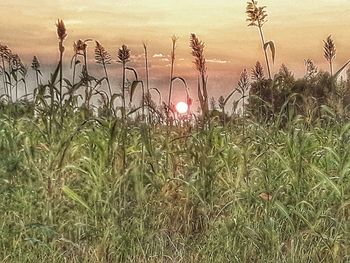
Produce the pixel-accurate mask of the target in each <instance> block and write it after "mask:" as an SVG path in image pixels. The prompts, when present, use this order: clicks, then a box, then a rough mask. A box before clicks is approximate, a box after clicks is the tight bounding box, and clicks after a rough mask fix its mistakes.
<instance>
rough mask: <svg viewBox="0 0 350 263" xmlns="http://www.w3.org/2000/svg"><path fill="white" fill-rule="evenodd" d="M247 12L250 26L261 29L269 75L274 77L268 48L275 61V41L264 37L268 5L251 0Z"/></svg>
mask: <svg viewBox="0 0 350 263" xmlns="http://www.w3.org/2000/svg"><path fill="white" fill-rule="evenodd" d="M246 14H247V22H249V24H248V26H255V27H257V28H258V29H259V34H260V38H261V43H262V47H263V51H264V55H265V61H266V66H267V71H268V75H269V78H270V79H272V75H271V68H270V61H269V58H268V55H267V49H268V48H270V50H271V53H272V60H273V61H274V59H275V44H274V42H273V41H268V42H266V41H265V37H264V32H263V26H264V24H265V23H266V22H267V19H266V18H267V13H266V6H258V1H255V0H251V1H250V2H247V8H246Z"/></svg>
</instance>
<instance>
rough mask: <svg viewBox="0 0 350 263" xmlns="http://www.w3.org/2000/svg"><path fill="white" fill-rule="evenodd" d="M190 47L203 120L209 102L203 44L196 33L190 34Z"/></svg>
mask: <svg viewBox="0 0 350 263" xmlns="http://www.w3.org/2000/svg"><path fill="white" fill-rule="evenodd" d="M190 47H191V49H192V56H193V57H194V62H193V63H194V65H195V67H196V70H197V72H198V82H197V85H198V87H197V93H198V99H199V102H200V106H201V110H202V115H203V120H204V122H205V121H207V120H208V117H209V103H208V90H207V73H206V72H207V68H206V62H205V57H204V48H205V44H204V42H203V41H201V40H200V39H199V38H198V37H197V36H196V34H193V33H192V34H191V37H190Z"/></svg>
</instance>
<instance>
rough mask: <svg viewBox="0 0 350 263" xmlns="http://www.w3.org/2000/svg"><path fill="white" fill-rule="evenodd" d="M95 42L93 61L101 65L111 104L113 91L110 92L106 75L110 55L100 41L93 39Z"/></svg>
mask: <svg viewBox="0 0 350 263" xmlns="http://www.w3.org/2000/svg"><path fill="white" fill-rule="evenodd" d="M95 44H96V45H95V62H96V63H97V64H101V65H102V67H103V71H104V73H105V78H106V81H107V85H108V91H109V101H110V104H111V101H112V95H113V93H112V89H111V84H110V81H109V77H108V72H107V65H109V64H111V61H112V57H111V55H110V54H109V53H108V52H107V50H106V49H105V48H104V47H103V46H102V45H101V44H100V42H98V41H95ZM110 107H111V105H110Z"/></svg>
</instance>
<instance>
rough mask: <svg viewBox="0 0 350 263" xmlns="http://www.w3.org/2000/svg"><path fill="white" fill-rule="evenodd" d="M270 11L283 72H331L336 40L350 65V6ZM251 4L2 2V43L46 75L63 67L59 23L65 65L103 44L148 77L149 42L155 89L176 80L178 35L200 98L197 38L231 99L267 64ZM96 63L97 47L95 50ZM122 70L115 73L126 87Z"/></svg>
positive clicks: (180, 60)
mask: <svg viewBox="0 0 350 263" xmlns="http://www.w3.org/2000/svg"><path fill="white" fill-rule="evenodd" d="M259 4H260V5H266V6H267V12H268V15H269V16H268V20H269V21H268V23H267V24H266V25H265V26H264V32H265V36H266V39H267V40H273V41H274V42H275V45H276V48H277V59H276V62H275V65H274V67H273V72H276V71H277V70H278V68H279V67H280V65H281V64H282V63H285V64H286V65H287V66H288V67H289V68H290V69H291V70H292V71H293V72H294V73H295V75H296V76H301V75H302V73H303V72H304V59H306V58H312V59H313V60H314V61H315V62H316V63H317V64H318V66H319V68H321V69H326V63H325V61H324V59H323V55H322V54H323V53H322V40H323V39H325V38H326V37H327V36H328V35H329V34H332V36H333V38H334V41H335V43H336V47H337V51H338V53H337V59H336V63H335V67H339V66H341V65H342V64H344V63H345V62H346V60H347V59H348V58H350V41H349V28H350V19H349V13H350V5H349V1H348V0H332V1H330V0H317V1H316V0H304V1H300V0H283V1H276V0H261V1H259ZM245 7H246V1H241V0H216V1H212V0H201V1H197V0H195V1H188V0H176V1H172V0H162V1H159V0H124V1H120V0H113V1H112V0H103V1H102V0H100V1H97V0H95V1H92V0H84V1H82V0H75V1H66V0H57V1H52V0H45V1H24V0H11V1H9V0H2V1H1V2H0V25H1V26H0V43H2V44H6V45H8V46H9V47H10V48H11V49H12V50H13V52H16V53H18V54H19V55H20V56H21V57H22V60H23V61H24V63H25V64H30V62H31V59H32V57H33V55H37V56H38V58H39V60H40V61H41V63H42V64H43V65H46V67H45V69H47V71H48V70H52V68H53V67H54V63H56V60H57V37H56V27H55V22H56V21H57V18H61V19H63V20H64V21H65V24H66V27H67V32H68V37H67V39H66V42H65V46H66V51H67V52H66V54H65V60H66V62H67V63H69V61H70V58H71V56H72V45H73V42H74V41H76V40H78V39H87V38H92V39H94V40H95V39H96V40H99V41H100V42H101V43H102V44H103V45H104V46H105V47H106V49H107V50H108V51H109V52H110V53H111V55H112V57H113V58H114V60H116V53H117V49H118V48H119V47H120V46H121V45H122V44H123V43H125V44H127V45H128V46H129V47H130V49H131V51H132V54H133V61H132V65H134V66H135V67H136V68H137V69H138V71H139V72H140V75H141V76H142V74H143V68H142V67H141V66H142V65H143V63H144V61H143V57H142V51H143V49H142V42H143V41H146V42H147V43H148V46H149V56H150V57H151V61H150V63H151V78H152V85H156V86H158V87H159V88H161V89H162V90H165V89H166V83H167V80H168V75H169V66H168V64H169V61H168V55H169V54H170V47H171V36H172V35H173V34H175V35H176V36H178V37H179V41H178V46H177V63H176V69H175V71H176V75H180V76H184V77H186V78H188V79H189V82H190V84H191V85H190V86H191V89H192V93H193V94H194V95H195V88H194V86H193V85H194V84H195V82H194V78H193V77H194V76H195V74H196V73H195V71H194V68H193V65H192V58H191V56H190V49H189V34H190V33H191V32H194V33H196V34H197V35H198V36H199V37H200V38H201V39H202V40H203V41H204V42H205V43H206V50H205V52H206V58H207V62H208V64H207V67H208V75H209V88H210V91H211V94H212V95H215V96H217V95H218V94H220V95H221V94H223V95H225V94H226V93H227V92H229V91H230V90H231V89H232V88H233V87H234V85H235V83H236V81H237V79H238V76H239V74H240V72H241V71H242V70H243V69H244V68H248V69H249V68H251V67H253V66H254V64H255V62H256V61H257V60H260V61H261V62H264V60H263V54H262V50H261V43H260V39H259V35H258V32H257V29H256V28H252V27H247V22H246V14H245ZM89 44H90V46H89V50H90V53H89V54H90V59H91V63H92V62H93V46H94V43H93V42H91V43H89ZM119 68H120V67H119V65H117V64H115V65H112V66H111V67H110V72H111V74H113V76H115V81H116V82H118V78H119V76H118V70H119Z"/></svg>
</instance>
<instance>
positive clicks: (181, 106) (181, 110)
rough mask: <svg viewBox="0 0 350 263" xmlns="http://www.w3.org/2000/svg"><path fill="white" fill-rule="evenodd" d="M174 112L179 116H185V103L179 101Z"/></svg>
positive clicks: (186, 108)
mask: <svg viewBox="0 0 350 263" xmlns="http://www.w3.org/2000/svg"><path fill="white" fill-rule="evenodd" d="M176 111H177V112H178V113H180V114H185V113H186V112H187V111H188V105H187V103H185V102H183V101H181V102H179V103H178V104H176Z"/></svg>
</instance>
